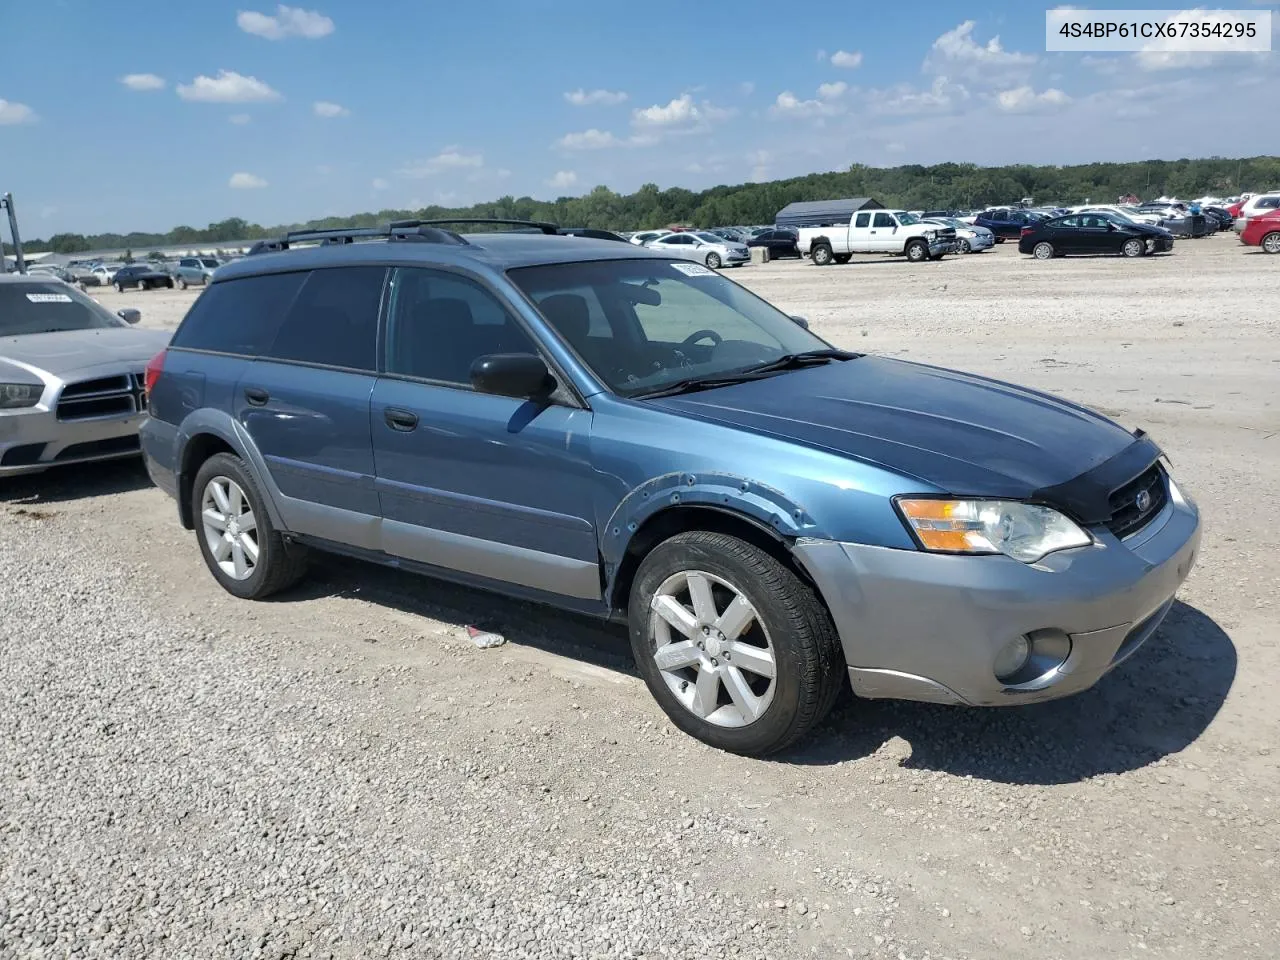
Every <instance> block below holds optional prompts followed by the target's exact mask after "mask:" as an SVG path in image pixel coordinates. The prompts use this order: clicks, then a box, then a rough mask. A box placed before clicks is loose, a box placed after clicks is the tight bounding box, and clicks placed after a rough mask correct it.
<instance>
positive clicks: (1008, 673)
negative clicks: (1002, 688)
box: [995, 637, 1031, 683]
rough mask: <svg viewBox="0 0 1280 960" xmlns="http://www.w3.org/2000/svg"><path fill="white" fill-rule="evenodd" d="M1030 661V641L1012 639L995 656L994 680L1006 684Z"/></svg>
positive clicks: (1024, 638)
mask: <svg viewBox="0 0 1280 960" xmlns="http://www.w3.org/2000/svg"><path fill="white" fill-rule="evenodd" d="M1030 659H1031V641H1030V640H1028V639H1027V638H1026V637H1014V638H1013V639H1012V640H1010V641H1009V642H1008V643H1007V644H1005V646H1004V649H1003V650H1001V651H1000V652H999V653H998V654H996V662H995V673H996V679H997V680H999V681H1000V682H1001V683H1008V682H1009V681H1010V680H1012V679H1013V678H1014V677H1016V676H1017V675H1018V673H1019V672H1021V670H1022V668H1023V667H1025V666H1026V665H1027V661H1028V660H1030Z"/></svg>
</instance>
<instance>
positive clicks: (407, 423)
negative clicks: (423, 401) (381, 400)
mask: <svg viewBox="0 0 1280 960" xmlns="http://www.w3.org/2000/svg"><path fill="white" fill-rule="evenodd" d="M382 415H383V417H384V418H385V419H386V421H387V426H388V427H390V428H391V429H392V430H400V431H402V432H405V433H408V432H409V431H410V430H412V429H413V428H414V427H416V426H417V425H418V415H417V414H416V413H412V412H411V411H409V410H401V409H400V408H399V407H387V409H386V410H384V411H383V413H382Z"/></svg>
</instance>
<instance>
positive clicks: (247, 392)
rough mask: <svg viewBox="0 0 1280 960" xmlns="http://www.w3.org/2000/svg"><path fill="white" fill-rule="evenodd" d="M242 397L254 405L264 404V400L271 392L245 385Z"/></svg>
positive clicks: (269, 397) (266, 399)
mask: <svg viewBox="0 0 1280 960" xmlns="http://www.w3.org/2000/svg"><path fill="white" fill-rule="evenodd" d="M244 398H245V399H246V400H248V401H249V402H250V403H251V404H253V405H254V406H255V407H261V406H265V405H266V402H267V401H268V400H270V399H271V394H269V393H267V391H265V390H263V389H262V388H261V387H245V388H244Z"/></svg>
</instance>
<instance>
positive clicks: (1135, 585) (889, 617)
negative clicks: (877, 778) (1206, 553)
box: [795, 490, 1200, 706]
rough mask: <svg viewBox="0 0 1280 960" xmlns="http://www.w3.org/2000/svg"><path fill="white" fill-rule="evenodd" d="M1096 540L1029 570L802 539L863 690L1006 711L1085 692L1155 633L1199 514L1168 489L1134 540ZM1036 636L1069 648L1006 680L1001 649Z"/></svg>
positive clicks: (857, 688) (1003, 562) (1105, 535)
mask: <svg viewBox="0 0 1280 960" xmlns="http://www.w3.org/2000/svg"><path fill="white" fill-rule="evenodd" d="M1093 532H1094V534H1095V536H1096V538H1097V540H1098V543H1097V544H1095V545H1094V546H1091V547H1082V548H1079V549H1075V550H1064V551H1061V552H1059V553H1055V554H1050V555H1049V556H1047V557H1045V558H1044V559H1043V560H1041V561H1040V562H1039V563H1036V564H1031V565H1028V564H1024V563H1021V562H1019V561H1017V560H1013V559H1010V558H1008V557H1004V556H982V557H964V556H948V555H943V554H933V553H925V552H922V551H912V550H894V549H889V548H885V547H870V546H864V545H861V544H852V543H839V542H836V541H831V540H803V539H802V540H800V541H798V542H797V544H796V546H795V555H796V557H797V559H799V561H800V562H801V563H802V564H803V565H804V567H805V569H806V570H807V571H808V572H809V573H810V575H811V576H812V577H813V580H814V582H815V584H816V585H817V587H818V589H819V591H820V592H821V594H822V596H823V598H824V599H825V600H826V602H827V606H828V608H829V609H830V611H831V615H832V618H833V619H834V621H835V624H836V628H837V630H838V632H839V634H840V638H841V641H842V644H843V647H844V653H845V660H846V662H847V663H848V665H849V677H850V680H851V682H852V685H853V690H854V692H855V693H856V694H857V695H859V696H862V697H867V698H892V699H903V700H924V701H929V702H933V703H950V704H968V705H971V706H1003V705H1011V704H1021V703H1032V702H1036V701H1041V700H1051V699H1056V698H1058V697H1063V696H1067V695H1068V694H1072V693H1077V692H1079V691H1081V690H1085V689H1087V688H1088V687H1091V686H1093V684H1095V683H1096V682H1097V681H1098V680H1099V679H1100V678H1101V677H1102V676H1103V675H1105V674H1106V673H1107V672H1108V671H1110V670H1111V669H1113V668H1114V667H1116V666H1117V665H1119V664H1120V663H1121V662H1123V661H1124V660H1125V659H1127V658H1128V657H1129V656H1130V655H1131V654H1133V653H1134V651H1136V650H1137V649H1138V647H1140V646H1141V645H1142V644H1143V643H1144V642H1145V641H1146V640H1147V639H1148V638H1149V637H1150V636H1151V635H1152V634H1154V633H1155V631H1156V628H1157V627H1159V625H1160V622H1161V620H1163V618H1164V616H1165V614H1166V613H1167V612H1168V611H1169V609H1170V607H1171V606H1172V605H1173V599H1174V594H1175V593H1176V591H1177V589H1178V587H1179V586H1180V585H1181V583H1182V581H1183V580H1185V579H1186V577H1187V574H1188V573H1189V572H1190V570H1191V566H1192V564H1193V563H1194V561H1195V556H1196V552H1197V549H1198V548H1199V543H1200V515H1199V511H1198V510H1197V509H1196V507H1195V505H1194V504H1193V503H1192V502H1191V501H1190V500H1188V499H1185V498H1184V497H1181V496H1180V495H1176V494H1174V493H1173V491H1172V490H1171V496H1170V501H1169V503H1168V504H1167V505H1166V507H1165V508H1164V510H1162V511H1161V512H1160V514H1159V515H1158V516H1157V517H1156V518H1155V519H1154V520H1152V521H1151V523H1149V524H1148V525H1147V526H1146V527H1144V528H1143V529H1141V530H1140V531H1138V532H1137V533H1136V534H1134V535H1133V536H1131V537H1129V538H1128V539H1126V540H1124V541H1120V540H1117V539H1116V538H1115V537H1114V536H1112V535H1111V534H1110V533H1109V532H1108V531H1106V530H1101V531H1098V530H1094V531H1093ZM1040 631H1046V632H1047V633H1045V634H1042V633H1040ZM1029 634H1032V635H1037V636H1045V635H1052V636H1055V637H1059V638H1061V637H1063V635H1065V637H1066V638H1069V648H1068V649H1069V652H1068V653H1067V654H1066V657H1065V659H1060V662H1057V663H1056V665H1053V666H1051V667H1049V668H1048V669H1046V670H1045V671H1044V672H1043V673H1042V674H1040V675H1038V676H1035V677H1034V678H1032V679H1030V680H1026V681H1025V682H1020V683H1018V684H1016V685H1012V686H1010V685H1006V684H1003V683H1001V682H1000V681H999V680H997V679H996V676H995V672H994V664H995V660H996V657H997V654H998V653H999V652H1000V651H1001V650H1002V649H1004V647H1005V646H1006V645H1007V644H1008V643H1009V642H1010V641H1011V640H1014V639H1015V638H1016V637H1018V636H1026V635H1029ZM1064 645H1065V641H1064Z"/></svg>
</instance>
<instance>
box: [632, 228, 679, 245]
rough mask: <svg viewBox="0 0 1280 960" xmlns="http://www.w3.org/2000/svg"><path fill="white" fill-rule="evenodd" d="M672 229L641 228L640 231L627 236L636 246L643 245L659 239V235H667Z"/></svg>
mask: <svg viewBox="0 0 1280 960" xmlns="http://www.w3.org/2000/svg"><path fill="white" fill-rule="evenodd" d="M670 232H671V231H670V230H641V231H640V232H639V233H633V234H632V235H631V236H629V237H627V239H628V240H630V241H631V242H632V243H634V244H635V245H636V246H640V247H643V246H645V245H646V244H648V243H649V242H650V241H653V240H657V239H658V238H659V237H665V236H666V235H667V234H669V233H670Z"/></svg>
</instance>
